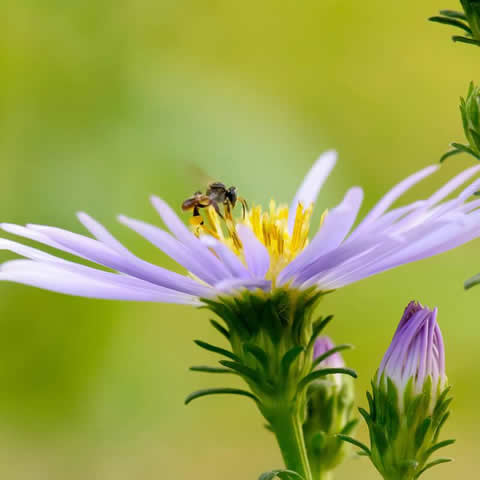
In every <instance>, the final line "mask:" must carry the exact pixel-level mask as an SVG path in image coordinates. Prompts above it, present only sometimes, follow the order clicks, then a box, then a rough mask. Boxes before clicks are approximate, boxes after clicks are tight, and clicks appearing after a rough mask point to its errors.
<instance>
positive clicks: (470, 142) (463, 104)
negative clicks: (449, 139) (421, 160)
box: [440, 82, 480, 162]
mask: <svg viewBox="0 0 480 480" xmlns="http://www.w3.org/2000/svg"><path fill="white" fill-rule="evenodd" d="M479 112H480V89H479V87H476V86H475V85H474V84H473V82H471V83H470V86H469V88H468V93H467V96H466V98H463V97H461V98H460V114H461V118H462V125H463V131H464V132H465V138H466V139H467V145H464V144H461V143H457V142H453V143H452V144H451V146H452V149H451V150H449V151H448V152H446V153H445V154H444V155H443V156H442V157H441V158H440V162H443V161H445V160H446V159H447V158H448V157H451V156H452V155H457V154H459V153H467V154H468V155H471V156H472V157H474V158H475V159H477V160H480V113H479Z"/></svg>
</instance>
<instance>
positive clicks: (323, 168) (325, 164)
mask: <svg viewBox="0 0 480 480" xmlns="http://www.w3.org/2000/svg"><path fill="white" fill-rule="evenodd" d="M336 161H337V152H335V151H333V150H330V151H328V152H325V153H323V154H322V155H320V157H319V158H318V160H317V161H316V162H315V163H314V165H313V167H312V168H311V169H310V171H309V172H308V173H307V175H306V177H305V178H304V180H303V182H302V184H301V185H300V188H299V189H298V190H297V193H296V194H295V197H294V198H293V201H292V203H291V206H290V210H289V211H290V215H289V217H288V231H289V232H290V234H292V232H293V226H294V224H295V212H296V211H297V205H298V204H299V203H301V204H302V205H303V206H304V208H308V207H310V205H311V204H312V203H315V200H316V199H317V195H318V192H319V191H320V189H321V188H322V186H323V184H324V183H325V180H326V179H327V178H328V176H329V175H330V172H331V171H332V169H333V167H334V166H335V163H336Z"/></svg>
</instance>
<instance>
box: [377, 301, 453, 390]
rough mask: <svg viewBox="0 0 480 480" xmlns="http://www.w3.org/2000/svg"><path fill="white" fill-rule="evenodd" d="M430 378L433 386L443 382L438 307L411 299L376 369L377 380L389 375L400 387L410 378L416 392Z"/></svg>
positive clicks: (444, 376)
mask: <svg viewBox="0 0 480 480" xmlns="http://www.w3.org/2000/svg"><path fill="white" fill-rule="evenodd" d="M429 377H430V378H431V380H432V384H433V386H434V387H437V386H438V387H440V389H443V387H444V386H445V385H446V381H447V378H446V375H445V349H444V346H443V338H442V333H441V332H440V328H439V326H438V324H437V309H436V308H435V309H434V310H430V309H429V308H427V307H423V306H422V305H421V304H420V303H417V302H410V303H409V304H408V306H407V308H406V309H405V312H404V313H403V316H402V319H401V320H400V323H399V325H398V328H397V330H396V332H395V335H394V336H393V339H392V343H391V344H390V347H389V348H388V350H387V352H386V353H385V356H384V357H383V360H382V363H381V364H380V368H379V370H378V376H377V382H378V383H380V382H381V380H382V378H384V379H386V378H390V380H392V382H393V383H394V384H395V385H396V386H397V388H399V389H400V390H404V389H405V387H406V385H407V383H408V382H409V380H410V379H412V383H413V385H412V386H413V389H414V391H415V392H416V393H419V392H421V391H422V388H423V385H424V383H425V381H426V380H427V379H428V378H429Z"/></svg>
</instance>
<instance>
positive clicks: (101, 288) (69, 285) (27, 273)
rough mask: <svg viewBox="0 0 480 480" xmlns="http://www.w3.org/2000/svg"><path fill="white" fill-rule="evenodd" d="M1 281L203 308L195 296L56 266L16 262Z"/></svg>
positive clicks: (2, 272) (8, 266)
mask: <svg viewBox="0 0 480 480" xmlns="http://www.w3.org/2000/svg"><path fill="white" fill-rule="evenodd" d="M0 280H8V281H11V282H16V283H22V284H25V285H30V286H33V287H38V288H43V289H45V290H50V291H53V292H58V293H64V294H68V295H78V296H82V297H89V298H100V299H111V300H135V301H144V302H168V303H186V304H192V305H199V304H200V302H199V301H198V299H196V298H195V297H192V296H189V295H183V294H178V293H163V292H162V293H159V292H155V291H152V290H148V289H142V288H139V287H132V286H129V287H126V286H124V285H121V284H116V283H115V282H113V281H112V282H107V281H100V280H98V279H93V278H91V277H89V276H85V275H81V274H79V273H74V272H69V271H66V270H64V269H63V268H61V267H60V266H58V265H55V264H46V263H38V262H34V261H31V260H13V261H10V262H6V263H4V264H3V265H2V267H1V270H0Z"/></svg>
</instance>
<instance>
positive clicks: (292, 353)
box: [282, 345, 304, 376]
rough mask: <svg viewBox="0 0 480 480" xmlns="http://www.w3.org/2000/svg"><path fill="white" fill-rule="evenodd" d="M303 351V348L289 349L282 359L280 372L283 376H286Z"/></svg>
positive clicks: (298, 346)
mask: <svg viewBox="0 0 480 480" xmlns="http://www.w3.org/2000/svg"><path fill="white" fill-rule="evenodd" d="M303 351H304V349H303V347H302V346H300V345H297V346H296V347H293V348H291V349H290V350H289V351H288V352H287V353H286V354H285V355H284V356H283V358H282V372H283V374H284V375H285V376H287V375H288V372H289V370H290V367H291V366H292V363H293V362H294V361H295V359H296V358H297V357H298V356H299V355H300V354H301V353H302V352H303Z"/></svg>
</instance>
